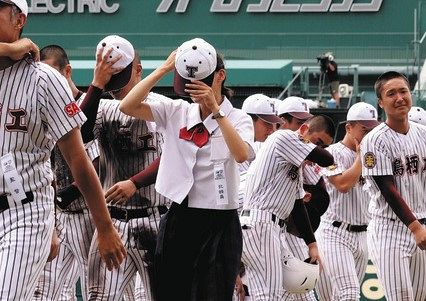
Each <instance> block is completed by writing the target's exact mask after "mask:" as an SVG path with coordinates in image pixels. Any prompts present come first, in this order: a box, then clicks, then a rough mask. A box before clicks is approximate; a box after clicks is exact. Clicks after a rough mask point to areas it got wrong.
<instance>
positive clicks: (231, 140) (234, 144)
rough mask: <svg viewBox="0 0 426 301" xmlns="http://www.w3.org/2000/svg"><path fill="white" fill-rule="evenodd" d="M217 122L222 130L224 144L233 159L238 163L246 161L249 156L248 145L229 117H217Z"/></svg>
mask: <svg viewBox="0 0 426 301" xmlns="http://www.w3.org/2000/svg"><path fill="white" fill-rule="evenodd" d="M217 123H218V124H219V127H220V130H221V131H222V135H223V138H224V139H225V142H226V145H227V146H228V148H229V151H230V152H231V154H232V155H233V156H234V158H235V160H236V161H237V162H238V163H242V162H244V161H246V160H247V159H248V157H249V146H248V145H247V143H246V142H245V141H244V140H243V139H242V138H241V136H240V135H239V134H238V132H237V131H236V129H235V128H234V126H233V125H232V123H231V122H230V121H229V119H228V118H227V117H223V118H218V119H217Z"/></svg>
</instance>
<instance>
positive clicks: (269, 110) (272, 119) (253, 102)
mask: <svg viewBox="0 0 426 301" xmlns="http://www.w3.org/2000/svg"><path fill="white" fill-rule="evenodd" d="M241 110H243V111H244V112H246V113H247V114H255V115H257V116H258V117H259V118H260V119H262V120H264V121H266V122H268V123H283V120H282V119H281V118H279V117H278V116H277V115H276V113H275V103H274V101H273V100H272V99H271V98H269V97H268V96H266V95H263V94H253V95H250V96H249V97H247V98H246V100H244V102H243V106H242V108H241Z"/></svg>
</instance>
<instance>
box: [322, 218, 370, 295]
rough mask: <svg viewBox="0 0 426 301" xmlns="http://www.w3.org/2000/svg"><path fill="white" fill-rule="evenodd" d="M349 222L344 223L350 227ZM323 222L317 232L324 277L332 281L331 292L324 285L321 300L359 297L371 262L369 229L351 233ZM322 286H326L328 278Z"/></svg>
mask: <svg viewBox="0 0 426 301" xmlns="http://www.w3.org/2000/svg"><path fill="white" fill-rule="evenodd" d="M346 225H347V224H344V226H346ZM344 226H341V227H340V228H336V227H333V226H332V225H331V224H328V223H323V222H321V224H320V227H319V228H318V230H317V232H316V238H317V243H318V248H319V250H320V253H321V258H322V262H323V268H324V271H323V274H322V275H321V276H322V277H325V278H327V279H326V281H325V284H327V281H329V283H331V286H332V292H330V291H328V293H331V295H328V294H327V295H325V294H326V293H325V292H326V291H327V289H325V288H322V289H320V291H321V297H322V299H321V300H359V299H360V297H361V296H360V285H361V281H362V279H363V278H364V274H365V269H366V267H367V263H368V251H367V243H366V236H367V234H366V232H357V233H356V232H349V231H347V230H346V229H344V228H343V227H344ZM319 285H321V286H322V285H324V281H322V282H321V284H319Z"/></svg>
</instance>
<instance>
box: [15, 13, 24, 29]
mask: <svg viewBox="0 0 426 301" xmlns="http://www.w3.org/2000/svg"><path fill="white" fill-rule="evenodd" d="M26 21H27V17H26V16H25V15H24V14H23V13H19V14H17V15H16V17H15V18H14V22H15V28H16V29H17V30H22V29H23V28H24V26H25V23H26Z"/></svg>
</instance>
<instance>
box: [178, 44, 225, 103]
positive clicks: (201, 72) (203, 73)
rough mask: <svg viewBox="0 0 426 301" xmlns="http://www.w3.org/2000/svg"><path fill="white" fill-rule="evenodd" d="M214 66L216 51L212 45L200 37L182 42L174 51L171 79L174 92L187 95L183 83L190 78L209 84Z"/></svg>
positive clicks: (190, 79) (215, 64)
mask: <svg viewBox="0 0 426 301" xmlns="http://www.w3.org/2000/svg"><path fill="white" fill-rule="evenodd" d="M216 66H217V53H216V50H215V49H214V47H213V46H212V45H210V44H209V43H207V42H206V41H204V40H203V39H200V38H195V39H192V40H189V41H186V42H184V43H183V44H182V45H180V46H179V48H178V49H177V52H176V58H175V76H174V81H173V87H174V90H175V92H176V93H177V94H178V95H182V96H187V93H186V92H185V91H184V90H185V84H187V83H190V82H191V81H192V80H203V82H205V83H206V84H207V85H208V86H211V84H212V82H213V73H214V71H215V70H216Z"/></svg>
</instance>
